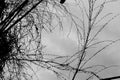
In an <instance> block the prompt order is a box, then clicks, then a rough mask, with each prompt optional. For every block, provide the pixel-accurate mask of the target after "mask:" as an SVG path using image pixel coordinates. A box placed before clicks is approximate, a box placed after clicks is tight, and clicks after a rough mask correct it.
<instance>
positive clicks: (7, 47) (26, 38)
mask: <svg viewBox="0 0 120 80" xmlns="http://www.w3.org/2000/svg"><path fill="white" fill-rule="evenodd" d="M65 1H66V0H60V2H59V0H1V2H0V79H1V80H22V79H23V80H30V79H32V77H31V75H30V74H29V73H27V70H26V69H29V70H31V71H33V73H34V69H32V66H31V65H30V64H33V65H35V66H38V67H40V68H45V69H47V70H51V71H52V72H54V73H55V74H56V76H57V77H59V78H61V79H64V80H66V77H65V76H64V75H62V73H61V72H59V71H66V73H67V72H68V73H69V74H70V73H71V72H72V75H73V77H72V80H75V78H76V76H77V74H78V73H84V74H88V75H90V76H89V77H87V79H86V80H89V79H91V78H93V77H96V78H98V79H99V80H107V79H109V80H110V79H115V78H119V77H111V78H104V79H102V78H101V77H99V75H98V74H97V73H98V72H100V71H101V70H100V71H97V70H93V71H92V69H93V68H96V67H101V68H102V69H103V70H104V69H107V68H108V67H106V66H103V65H91V66H89V67H85V65H86V64H87V63H88V62H89V61H90V60H91V59H92V58H93V57H95V55H97V54H98V53H99V52H101V51H102V50H104V49H105V48H106V47H108V46H109V45H111V44H113V43H115V42H117V41H118V40H116V41H108V42H109V43H108V45H105V46H104V47H103V48H102V49H100V50H98V51H97V52H95V53H94V54H93V55H91V56H90V57H89V58H86V55H87V50H88V48H91V46H95V45H98V44H99V43H103V42H105V41H100V42H96V43H92V42H93V41H94V40H95V38H96V36H97V35H98V34H99V33H100V32H101V31H102V29H104V27H105V26H106V25H107V24H108V23H109V22H110V21H111V20H113V19H114V17H112V19H110V20H108V21H106V23H105V24H103V26H102V27H100V29H99V30H98V31H96V33H95V35H94V36H92V37H91V34H92V32H91V31H93V30H94V28H93V27H94V25H95V24H97V23H96V20H97V17H98V16H99V15H100V13H101V12H102V10H103V8H104V5H105V4H106V3H107V2H103V3H102V4H100V5H99V6H97V8H95V10H96V9H97V11H96V12H97V13H96V14H93V13H94V7H95V3H96V1H97V0H89V1H88V3H89V10H88V12H87V11H86V10H83V11H85V12H83V13H86V16H87V20H88V26H85V25H84V19H83V20H80V21H81V22H83V23H82V24H83V26H82V27H81V26H79V24H78V23H77V22H76V21H75V20H76V19H74V18H75V16H73V14H71V13H70V12H69V10H67V8H65V6H64V5H61V4H64V3H65ZM76 1H77V0H76ZM58 2H59V3H58ZM40 3H41V4H40ZM57 3H58V4H57ZM60 3H61V4H60ZM51 5H52V6H53V5H54V6H53V7H52V6H51ZM49 7H50V8H49ZM51 8H53V10H52V9H51ZM84 9H85V7H84ZM50 10H51V11H50ZM54 10H56V11H54ZM52 11H53V12H52ZM62 12H65V13H63V14H65V16H69V17H70V19H71V20H72V23H73V24H74V25H75V27H76V28H77V33H78V34H77V36H81V37H80V38H79V41H83V43H81V44H79V45H81V47H82V48H81V49H80V50H78V51H77V52H76V53H74V54H72V55H67V56H60V55H53V54H46V53H44V52H43V48H44V47H45V46H44V45H43V44H42V42H41V35H42V31H43V30H45V31H48V32H52V30H53V29H54V27H52V26H53V25H52V20H53V18H55V20H56V21H57V20H58V24H59V25H60V27H61V28H62V27H63V26H62V24H61V23H62V20H63V19H62V17H61V13H62ZM36 16H37V17H36ZM93 16H94V18H93ZM106 16H107V15H105V16H104V18H105V17H106ZM73 17H74V18H73ZM82 17H83V16H82ZM77 19H78V18H77ZM102 19H103V18H101V19H100V20H99V21H101V20H102ZM51 27H52V28H51ZM86 29H87V30H88V31H87V30H86ZM106 42H107V41H106ZM33 46H34V47H33ZM77 60H78V61H77ZM77 62H78V63H77ZM75 63H77V67H76V66H75V65H76V64H75ZM73 64H75V65H73ZM89 69H91V70H89ZM34 74H35V73H34Z"/></svg>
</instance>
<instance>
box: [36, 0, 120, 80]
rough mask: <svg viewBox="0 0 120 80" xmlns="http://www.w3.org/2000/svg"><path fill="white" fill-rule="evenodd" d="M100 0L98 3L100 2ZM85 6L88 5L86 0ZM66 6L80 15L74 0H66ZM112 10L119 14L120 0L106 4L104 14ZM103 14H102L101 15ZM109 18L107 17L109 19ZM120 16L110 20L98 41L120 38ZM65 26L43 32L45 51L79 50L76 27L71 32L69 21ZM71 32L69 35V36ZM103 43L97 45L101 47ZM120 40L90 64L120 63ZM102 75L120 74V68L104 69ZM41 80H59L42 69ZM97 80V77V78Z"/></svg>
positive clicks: (70, 52) (60, 52)
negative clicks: (50, 31)
mask: <svg viewBox="0 0 120 80" xmlns="http://www.w3.org/2000/svg"><path fill="white" fill-rule="evenodd" d="M99 1H102V0H98V3H100V2H99ZM84 3H85V6H88V4H87V3H86V0H85V2H84ZM64 5H66V6H72V7H70V8H71V11H73V14H75V15H77V16H78V15H80V12H79V9H78V8H76V5H75V4H74V1H73V0H67V1H66V2H65V4H64ZM109 12H112V13H113V14H115V15H117V14H120V1H119V0H118V2H113V3H109V4H107V5H106V8H105V9H104V11H103V14H105V13H109ZM101 16H102V15H101ZM108 19H109V18H106V20H108ZM119 25H120V16H118V17H117V18H115V19H114V20H113V21H112V22H110V23H109V24H108V25H107V27H106V28H105V29H104V30H103V31H102V32H101V33H100V35H99V37H98V38H97V40H98V41H101V40H108V39H109V40H116V39H119V38H120V27H119ZM64 26H65V28H63V31H59V30H58V29H56V30H55V31H53V32H52V33H46V32H44V33H43V43H44V44H45V45H46V48H45V51H46V52H49V53H52V54H59V55H69V54H73V53H75V52H76V51H77V49H78V48H77V45H78V42H77V36H76V32H75V29H74V28H72V31H71V33H70V34H69V30H70V29H69V28H70V27H69V26H70V24H69V23H65V24H64ZM68 34H69V36H68ZM102 46H103V45H102V44H101V45H99V46H97V48H98V49H99V48H100V47H102ZM94 50H95V49H90V50H89V53H91V54H92V53H93V52H94ZM119 52H120V41H118V42H117V43H115V44H113V45H111V46H110V47H108V48H106V49H105V50H104V51H102V52H101V53H100V54H99V55H97V56H96V57H95V58H94V59H92V60H91V61H90V63H89V64H88V66H89V65H91V64H104V65H107V66H110V65H120V53H119ZM100 75H101V76H102V77H109V76H114V75H115V76H116V75H120V68H112V69H111V70H109V71H103V73H100ZM38 76H39V80H57V78H56V76H55V74H54V73H53V72H51V71H48V70H45V69H41V70H40V72H39V73H38ZM95 80H96V79H95Z"/></svg>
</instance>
